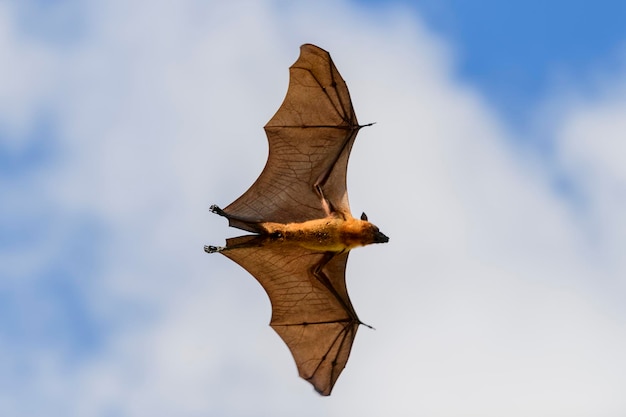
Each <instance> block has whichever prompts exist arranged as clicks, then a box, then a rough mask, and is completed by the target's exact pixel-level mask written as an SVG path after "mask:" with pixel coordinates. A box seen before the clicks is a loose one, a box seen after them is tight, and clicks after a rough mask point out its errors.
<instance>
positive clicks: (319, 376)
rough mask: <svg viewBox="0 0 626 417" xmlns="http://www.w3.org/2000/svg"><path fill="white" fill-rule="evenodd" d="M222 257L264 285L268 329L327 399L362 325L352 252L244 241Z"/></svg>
mask: <svg viewBox="0 0 626 417" xmlns="http://www.w3.org/2000/svg"><path fill="white" fill-rule="evenodd" d="M222 254H223V255H225V256H227V257H228V258H230V259H232V260H233V261H235V262H237V263H238V264H239V265H241V266H242V267H243V268H245V269H246V270H247V271H248V272H250V273H251V274H252V275H254V277H255V278H256V279H257V280H258V281H259V283H260V284H261V285H262V286H263V288H264V289H265V291H266V292H267V295H268V296H269V298H270V302H271V303H272V319H271V322H270V325H271V326H272V328H273V329H274V330H276V332H277V333H278V334H279V335H280V337H281V338H282V339H283V341H284V342H285V343H286V344H287V346H288V347H289V349H290V350H291V353H292V355H293V357H294V359H295V361H296V365H297V366H298V372H299V374H300V376H301V377H302V378H304V379H306V380H307V381H309V382H310V383H311V384H313V386H314V387H315V389H316V390H317V391H318V392H319V393H320V394H322V395H329V394H330V392H331V390H332V388H333V385H334V384H335V381H337V378H338V377H339V374H341V371H342V370H343V368H344V367H345V365H346V362H347V361H348V356H349V355H350V349H351V347H352V342H353V341H354V337H355V335H356V332H357V328H358V327H359V324H360V321H359V319H358V317H357V315H356V313H355V312H354V309H353V307H352V304H351V302H350V299H349V298H348V292H347V289H346V282H345V268H346V262H347V260H348V252H343V253H333V252H318V251H313V250H309V249H306V248H303V247H301V246H298V245H291V244H285V243H284V242H276V241H272V240H271V238H268V237H265V236H242V237H239V238H234V239H228V240H227V245H226V248H225V249H223V250H222Z"/></svg>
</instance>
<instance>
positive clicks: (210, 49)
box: [0, 0, 626, 417]
mask: <svg viewBox="0 0 626 417" xmlns="http://www.w3.org/2000/svg"><path fill="white" fill-rule="evenodd" d="M470 3H471V4H470ZM588 4H589V3H588V2H587V4H585V3H583V2H576V1H573V2H572V1H570V2H564V1H563V2H562V1H552V2H546V4H541V3H539V2H518V1H514V2H506V4H505V3H504V2H495V1H482V2H464V1H445V0H444V1H438V2H436V1H423V2H408V1H400V0H398V1H391V2H376V1H364V0H363V1H357V0H351V1H341V2H331V1H328V2H324V1H322V2H301V3H290V4H289V6H288V7H287V5H286V3H284V2H280V1H278V2H272V1H250V2H205V1H196V0H184V1H180V2H177V3H170V2H165V1H163V2H162V1H155V2H153V3H152V4H151V7H150V8H149V9H146V8H145V5H144V4H143V3H141V2H136V1H111V2H107V3H100V4H87V3H84V2H78V1H62V2H46V1H25V2H23V1H20V2H3V3H0V61H2V62H4V63H5V65H3V67H2V69H1V70H0V71H1V74H2V77H0V414H1V415H11V416H31V415H46V416H83V415H96V416H139V415H153V416H161V415H163V416H169V415H180V416H194V415H223V416H239V415H259V414H262V415H275V416H280V415H324V414H328V415H345V414H346V413H347V412H348V410H349V411H351V412H352V413H354V412H357V413H359V414H360V415H364V416H366V415H381V414H391V415H402V414H407V412H408V413H410V414H421V415H441V416H458V415H466V414H476V415H483V416H491V415H493V416H501V415H508V416H515V415H520V416H522V415H524V416H526V415H535V416H542V415H545V416H550V417H552V416H561V415H562V416H566V415H572V414H573V413H575V412H576V413H579V415H583V416H587V415H588V416H594V417H596V416H616V415H622V414H623V413H624V410H626V402H624V399H623V392H624V389H626V379H625V377H624V375H626V361H625V360H624V355H623V352H624V350H625V349H626V336H625V335H626V329H625V326H626V310H625V309H624V306H623V301H622V300H623V299H624V296H626V282H625V281H624V278H623V277H624V276H626V262H625V261H624V260H623V256H622V254H623V250H624V248H626V237H625V236H626V218H625V217H624V214H623V213H625V212H626V207H625V206H626V200H625V199H624V196H625V195H626V171H625V168H624V167H625V166H626V164H624V155H626V147H625V145H624V142H623V139H622V137H623V132H624V131H626V126H625V125H624V123H626V122H625V121H624V117H623V114H625V113H626V66H625V65H624V57H625V52H626V29H624V27H623V23H622V22H623V21H624V18H625V17H626V16H625V13H626V12H625V7H626V6H624V5H622V4H621V3H620V2H617V1H614V2H611V1H600V2H595V3H593V6H591V5H588ZM305 42H312V43H316V44H318V45H320V46H322V47H324V48H325V49H327V50H329V51H330V53H331V55H332V56H333V58H334V61H335V63H336V65H337V67H338V69H339V71H340V72H341V73H342V75H343V76H344V78H345V79H346V81H347V84H348V86H349V88H350V92H351V95H352V98H353V100H354V106H355V109H356V112H357V114H358V116H359V120H360V121H361V122H370V121H375V122H377V123H376V125H374V126H373V127H371V128H368V129H364V130H363V132H361V133H360V134H359V138H358V140H357V142H356V144H355V147H354V150H353V154H352V156H351V161H350V169H349V178H348V180H349V191H350V201H351V206H352V208H353V211H354V212H355V213H356V214H358V213H360V212H361V211H366V212H367V213H368V216H369V218H370V219H371V220H372V221H373V222H374V223H376V224H377V225H378V226H380V228H381V230H382V231H383V232H385V233H386V234H387V235H389V236H390V237H391V242H390V243H389V244H388V245H382V246H381V245H377V246H376V247H372V248H363V249H360V250H355V251H354V253H353V254H351V259H350V264H349V265H348V287H349V290H350V293H351V296H352V302H353V304H354V305H355V308H356V310H357V312H358V313H359V316H360V317H362V318H363V320H364V321H366V322H368V323H371V324H372V325H373V326H374V327H376V329H377V330H376V331H375V332H374V331H367V330H366V329H361V330H360V331H359V335H358V337H357V340H356V342H355V345H354V346H355V347H354V350H353V353H352V357H351V359H350V362H349V364H348V368H346V370H345V372H344V374H342V377H341V378H340V380H339V382H338V383H337V386H336V388H335V391H334V393H333V396H332V397H331V398H329V399H321V398H319V397H317V396H316V395H315V394H314V393H313V392H312V391H311V389H310V387H309V386H308V385H307V384H306V383H305V382H303V381H300V380H299V379H298V378H297V374H296V371H295V366H294V365H293V363H292V361H291V357H290V356H289V353H288V352H287V350H286V348H285V347H284V345H283V344H282V342H281V341H280V339H279V338H278V337H277V336H276V335H275V334H274V333H273V331H272V330H271V329H270V328H269V327H268V326H267V323H268V321H269V303H268V301H267V299H266V296H265V294H264V293H263V291H262V289H261V288H260V287H259V286H258V285H257V284H256V282H255V281H254V279H252V278H251V277H250V276H249V275H248V274H247V273H246V272H245V271H243V270H241V268H239V267H238V266H237V265H235V264H233V263H230V262H229V261H228V260H227V259H225V258H223V257H220V256H217V255H216V256H209V255H206V254H204V253H203V252H202V245H204V244H218V245H219V244H222V242H223V239H224V238H226V237H230V236H234V235H238V234H239V233H238V232H237V231H236V230H229V229H228V228H227V227H226V225H225V224H224V223H225V222H224V221H223V219H221V218H219V217H218V216H214V215H211V214H210V213H209V212H208V206H209V205H210V204H212V203H216V204H219V205H222V206H224V205H227V204H228V203H229V202H231V201H232V200H234V199H235V198H236V197H238V196H239V195H240V194H241V193H242V192H243V191H244V190H245V189H247V187H248V186H249V185H250V184H251V183H252V181H253V180H254V179H255V178H256V176H257V175H258V173H259V172H260V170H261V169H262V167H263V164H264V163H265V155H266V143H265V139H264V135H263V131H262V129H261V126H263V125H264V124H265V123H266V122H267V120H269V118H270V117H271V116H272V114H273V113H274V112H275V110H276V109H277V108H278V105H279V104H280V102H281V100H282V98H283V97H284V94H285V89H286V86H287V75H288V72H287V68H288V67H289V66H290V65H291V64H292V63H293V62H294V61H295V59H296V58H297V54H298V46H299V45H300V44H302V43H305ZM7 63H8V64H7ZM242 150H245V151H242ZM373 162H375V163H374V164H373ZM372 165H375V167H376V169H372ZM520 393H521V394H520ZM241 398H246V399H247V400H246V401H245V402H242V401H241ZM374 398H375V399H376V401H374V400H373V399H374ZM307 413H308V414H307Z"/></svg>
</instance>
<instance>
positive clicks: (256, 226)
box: [209, 204, 265, 233]
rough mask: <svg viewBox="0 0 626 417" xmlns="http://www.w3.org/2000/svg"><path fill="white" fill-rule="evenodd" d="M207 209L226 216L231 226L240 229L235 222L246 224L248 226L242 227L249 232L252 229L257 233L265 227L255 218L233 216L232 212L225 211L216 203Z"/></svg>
mask: <svg viewBox="0 0 626 417" xmlns="http://www.w3.org/2000/svg"><path fill="white" fill-rule="evenodd" d="M209 210H210V211H211V212H212V213H215V214H217V215H218V216H222V217H226V218H227V219H228V221H229V223H230V225H231V226H235V227H238V228H240V229H241V228H242V227H241V226H240V225H237V223H240V224H245V225H246V226H248V227H243V229H245V230H249V231H251V232H252V231H253V232H257V233H264V232H265V229H264V228H263V227H261V223H263V222H262V221H260V220H255V219H250V218H246V217H240V216H233V215H232V214H228V213H226V212H225V211H224V210H222V209H221V208H220V207H218V206H217V205H216V204H213V205H211V207H209Z"/></svg>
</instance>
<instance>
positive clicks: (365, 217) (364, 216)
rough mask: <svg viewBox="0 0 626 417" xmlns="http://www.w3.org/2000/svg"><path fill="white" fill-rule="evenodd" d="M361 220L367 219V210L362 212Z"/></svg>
mask: <svg viewBox="0 0 626 417" xmlns="http://www.w3.org/2000/svg"><path fill="white" fill-rule="evenodd" d="M361 220H365V221H367V214H365V212H363V213H361Z"/></svg>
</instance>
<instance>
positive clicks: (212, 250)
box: [204, 245, 224, 253]
mask: <svg viewBox="0 0 626 417" xmlns="http://www.w3.org/2000/svg"><path fill="white" fill-rule="evenodd" d="M223 250H224V248H223V247H222V246H209V245H204V251H205V252H206V253H215V252H221V251H223Z"/></svg>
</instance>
